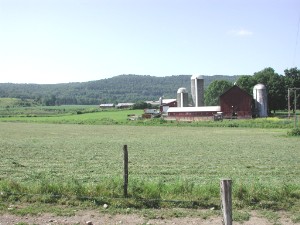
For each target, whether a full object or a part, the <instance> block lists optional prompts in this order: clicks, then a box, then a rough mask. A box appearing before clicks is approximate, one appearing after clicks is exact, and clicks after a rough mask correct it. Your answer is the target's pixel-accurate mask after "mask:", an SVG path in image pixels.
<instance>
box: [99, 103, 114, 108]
mask: <svg viewBox="0 0 300 225" xmlns="http://www.w3.org/2000/svg"><path fill="white" fill-rule="evenodd" d="M99 107H100V108H114V107H115V105H114V104H113V103H107V104H100V105H99Z"/></svg>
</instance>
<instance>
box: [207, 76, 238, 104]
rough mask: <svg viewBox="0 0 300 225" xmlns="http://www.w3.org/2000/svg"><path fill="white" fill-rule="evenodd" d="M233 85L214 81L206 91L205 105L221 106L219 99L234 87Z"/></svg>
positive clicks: (223, 81)
mask: <svg viewBox="0 0 300 225" xmlns="http://www.w3.org/2000/svg"><path fill="white" fill-rule="evenodd" d="M232 85H233V84H232V83H231V82H229V81H226V80H215V81H213V82H212V83H211V84H210V85H209V86H208V88H207V89H206V91H205V94H204V95H205V105H207V106H213V105H220V100H219V97H220V95H222V94H223V93H224V92H225V91H227V90H228V89H229V88H231V87H232Z"/></svg>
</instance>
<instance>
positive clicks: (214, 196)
mask: <svg viewBox="0 0 300 225" xmlns="http://www.w3.org/2000/svg"><path fill="white" fill-rule="evenodd" d="M122 184H123V183H122V180H121V179H117V178H116V179H107V180H103V181H102V182H101V183H99V184H85V183H82V182H80V181H76V180H73V181H70V182H59V183H55V182H51V181H49V180H40V181H37V182H34V183H32V184H30V185H28V184H25V183H17V182H14V181H11V180H5V181H0V192H1V195H0V199H1V201H3V202H7V201H8V202H9V201H21V202H43V203H58V204H65V203H66V202H68V204H80V202H82V201H90V202H94V203H95V204H98V205H99V204H109V206H110V207H111V206H112V207H122V208H126V207H132V208H149V207H150V208H160V207H174V206H176V207H186V208H211V207H214V208H215V209H218V208H219V206H220V194H219V193H220V190H219V184H218V183H209V184H196V183H193V182H186V181H184V180H181V181H178V182H176V183H165V182H161V181H160V182H147V181H143V180H133V181H131V182H130V186H129V190H128V194H129V195H128V197H127V198H124V197H123V192H122V191H123V190H122ZM299 203H300V190H299V186H297V185H286V184H281V185H279V186H272V185H266V184H262V183H259V182H256V183H253V184H242V183H234V185H233V204H234V207H235V208H238V209H243V208H249V207H250V208H252V209H271V210H291V209H295V207H298V206H299Z"/></svg>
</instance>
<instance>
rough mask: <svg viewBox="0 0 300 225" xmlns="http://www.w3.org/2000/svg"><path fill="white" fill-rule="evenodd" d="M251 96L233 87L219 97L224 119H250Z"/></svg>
mask: <svg viewBox="0 0 300 225" xmlns="http://www.w3.org/2000/svg"><path fill="white" fill-rule="evenodd" d="M252 104H253V98H252V95H250V94H248V93H247V92H246V91H244V90H243V89H241V88H239V87H238V86H236V85H234V86H233V87H232V88H230V89H229V90H228V91H226V92H224V93H223V94H222V95H221V96H220V106H221V111H222V112H223V117H224V118H227V119H229V118H252Z"/></svg>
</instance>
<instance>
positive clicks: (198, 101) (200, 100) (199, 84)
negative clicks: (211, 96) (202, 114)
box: [191, 74, 204, 107]
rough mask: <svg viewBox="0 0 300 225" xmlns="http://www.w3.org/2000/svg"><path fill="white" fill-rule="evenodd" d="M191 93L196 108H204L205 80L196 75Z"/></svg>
mask: <svg viewBox="0 0 300 225" xmlns="http://www.w3.org/2000/svg"><path fill="white" fill-rule="evenodd" d="M191 93H192V98H193V103H194V106H195V107H200V106H204V78H203V76H202V75H199V74H195V75H193V76H192V77H191Z"/></svg>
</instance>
